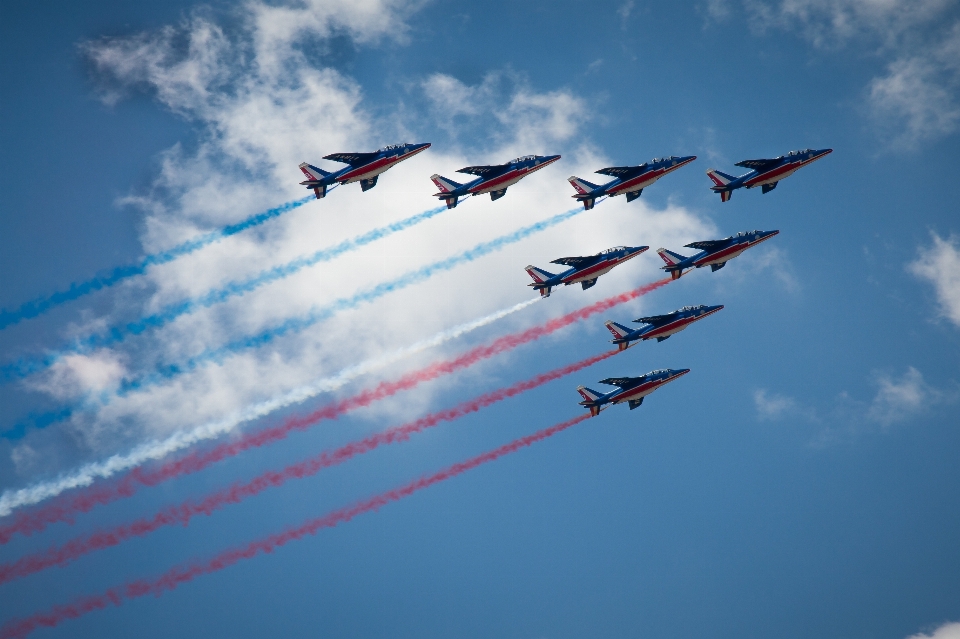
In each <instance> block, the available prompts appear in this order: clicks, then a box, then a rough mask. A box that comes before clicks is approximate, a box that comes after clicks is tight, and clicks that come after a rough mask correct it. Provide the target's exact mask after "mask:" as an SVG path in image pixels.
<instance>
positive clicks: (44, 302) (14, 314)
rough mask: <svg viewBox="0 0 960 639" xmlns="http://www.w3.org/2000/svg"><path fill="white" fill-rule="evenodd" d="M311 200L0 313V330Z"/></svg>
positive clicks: (229, 227)
mask: <svg viewBox="0 0 960 639" xmlns="http://www.w3.org/2000/svg"><path fill="white" fill-rule="evenodd" d="M312 199H314V196H312V195H311V196H309V197H305V198H303V199H301V200H294V201H292V202H287V203H286V204H281V205H280V206H278V207H276V208H273V209H270V210H269V211H264V212H263V213H258V214H257V215H254V216H252V217H248V218H247V219H245V220H243V221H242V222H237V223H236V224H230V225H229V226H225V227H223V228H222V229H219V230H216V231H210V232H209V233H204V234H203V235H201V236H199V237H196V238H194V239H192V240H188V241H186V242H184V243H183V244H180V245H178V246H175V247H173V248H171V249H168V250H166V251H162V252H160V253H154V254H153V255H148V256H146V257H145V258H143V259H142V260H141V261H140V262H139V263H138V264H130V265H127V266H118V267H116V268H115V269H113V270H112V271H110V272H109V273H107V274H106V275H98V276H96V277H93V278H91V279H89V280H86V281H84V282H74V283H73V284H71V285H70V288H68V289H67V290H66V291H59V292H57V293H54V294H52V295H46V296H43V297H38V298H35V299H33V300H30V301H29V302H24V303H23V304H21V305H20V307H19V308H17V309H15V310H12V311H7V310H3V311H0V330H3V329H5V328H7V327H8V326H12V325H14V324H16V323H18V322H20V321H21V320H25V319H30V318H33V317H37V316H38V315H41V314H43V313H45V312H47V311H48V310H50V309H51V308H54V307H56V306H59V305H61V304H63V303H65V302H70V301H73V300H75V299H78V298H80V297H83V296H84V295H88V294H90V293H94V292H96V291H99V290H101V289H104V288H108V287H110V286H113V285H114V284H116V283H117V282H120V281H122V280H125V279H127V278H130V277H134V276H137V275H142V274H143V273H144V272H145V271H146V270H147V268H149V267H151V266H156V265H158V264H165V263H167V262H170V261H172V260H174V259H176V258H178V257H181V256H183V255H186V254H188V253H192V252H194V251H196V250H197V249H200V248H203V247H204V246H207V245H208V244H212V243H213V242H216V241H217V240H220V239H223V238H225V237H230V236H231V235H236V234H237V233H240V232H241V231H245V230H247V229H249V228H252V227H254V226H258V225H260V224H263V223H264V222H266V221H268V220H272V219H273V218H275V217H279V216H281V215H283V214H284V213H287V212H289V211H292V210H293V209H295V208H298V207H300V206H303V205H304V204H306V203H307V202H309V201H310V200H312Z"/></svg>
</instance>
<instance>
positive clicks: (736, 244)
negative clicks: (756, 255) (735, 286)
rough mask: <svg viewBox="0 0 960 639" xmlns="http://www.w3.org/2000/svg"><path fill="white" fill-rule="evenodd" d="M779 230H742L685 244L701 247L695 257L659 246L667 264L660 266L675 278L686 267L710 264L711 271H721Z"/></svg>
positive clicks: (676, 278) (701, 266)
mask: <svg viewBox="0 0 960 639" xmlns="http://www.w3.org/2000/svg"><path fill="white" fill-rule="evenodd" d="M779 232H780V231H742V232H740V233H737V234H736V235H733V236H731V237H728V238H724V239H722V240H704V241H703V242H691V243H689V244H684V246H686V247H687V248H694V249H700V252H699V253H697V254H696V255H694V256H693V257H684V256H683V255H680V254H679V253H674V252H673V251H668V250H667V249H665V248H658V249H657V253H659V254H660V257H661V258H662V259H663V261H664V262H666V264H667V265H666V266H661V267H660V268H662V269H663V270H665V271H666V272H668V273H670V276H671V277H672V278H673V279H675V280H678V279H680V276H681V275H683V271H684V269H688V268H703V267H704V266H709V267H710V270H711V271H719V270H720V269H722V268H723V267H724V266H726V264H727V261H728V260H732V259H733V258H735V257H736V256H738V255H740V254H741V253H743V252H744V251H746V250H747V249H748V248H750V247H751V246H756V245H757V244H759V243H760V242H764V241H766V240H769V239H770V238H771V237H773V236H774V235H776V234H777V233H779Z"/></svg>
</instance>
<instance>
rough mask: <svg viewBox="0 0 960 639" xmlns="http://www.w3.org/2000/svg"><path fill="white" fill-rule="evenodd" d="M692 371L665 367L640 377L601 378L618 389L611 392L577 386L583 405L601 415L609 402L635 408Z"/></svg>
mask: <svg viewBox="0 0 960 639" xmlns="http://www.w3.org/2000/svg"><path fill="white" fill-rule="evenodd" d="M689 372H690V369H689V368H681V369H679V370H675V369H670V368H665V369H661V370H656V371H650V372H649V373H647V374H646V375H641V376H640V377H608V378H607V379H601V380H600V383H601V384H607V385H608V386H616V387H617V389H616V390H612V391H610V392H609V393H600V392H597V391H595V390H592V389H590V388H587V387H586V386H579V387H577V392H578V393H580V396H581V397H583V401H582V402H580V405H581V406H586V407H587V408H589V409H590V414H591V415H599V414H600V411H602V410H603V409H604V407H605V406H606V405H607V404H610V405H613V404H622V403H623V402H626V403H627V405H628V406H629V407H630V410H633V409H634V408H636V407H637V406H639V405H640V404H642V403H643V398H644V397H646V396H647V395H649V394H650V393H652V392H653V391H655V390H657V389H658V388H660V387H661V386H663V385H664V384H669V383H670V382H672V381H674V380H675V379H678V378H680V377H682V376H684V375H686V374H687V373H689Z"/></svg>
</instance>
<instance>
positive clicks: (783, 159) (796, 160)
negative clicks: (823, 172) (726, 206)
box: [707, 149, 833, 202]
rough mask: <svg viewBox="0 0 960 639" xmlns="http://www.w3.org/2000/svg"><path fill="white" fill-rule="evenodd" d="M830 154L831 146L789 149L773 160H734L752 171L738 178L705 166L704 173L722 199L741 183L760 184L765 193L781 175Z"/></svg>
mask: <svg viewBox="0 0 960 639" xmlns="http://www.w3.org/2000/svg"><path fill="white" fill-rule="evenodd" d="M830 153H833V149H803V150H802V151H790V152H789V153H787V154H786V155H781V156H780V157H777V158H773V159H772V160H744V161H743V162H737V163H736V164H735V165H734V166H742V167H746V168H748V169H752V170H751V171H750V172H749V173H744V174H743V175H741V176H739V177H734V176H732V175H727V174H726V173H721V172H720V171H717V170H716V169H707V175H708V176H709V177H710V179H711V180H713V184H714V185H713V186H711V187H710V189H711V190H713V191H714V192H716V193H719V194H720V201H721V202H726V201H727V200H729V199H730V196H731V195H733V191H734V189H739V188H741V187H744V186H745V187H747V188H748V189H752V188H756V187H758V186H759V187H762V189H763V192H764V193H769V192H770V191H772V190H774V189H775V188H777V182H779V181H780V180H782V179H783V178H785V177H789V176H791V175H793V173H794V172H795V171H796V170H797V169H799V168H800V167H803V166H806V165H808V164H810V163H812V162H816V161H817V160H819V159H820V158H822V157H826V156H827V155H829V154H830Z"/></svg>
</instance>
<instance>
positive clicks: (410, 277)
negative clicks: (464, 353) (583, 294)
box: [118, 207, 584, 394]
mask: <svg viewBox="0 0 960 639" xmlns="http://www.w3.org/2000/svg"><path fill="white" fill-rule="evenodd" d="M583 211H584V209H583V207H580V208H577V209H571V210H569V211H566V212H564V213H558V214H557V215H554V216H553V217H549V218H547V219H545V220H541V221H540V222H537V223H536V224H531V225H530V226H525V227H523V228H521V229H518V230H516V231H513V232H512V233H507V234H506V235H501V236H500V237H498V238H495V239H493V240H490V241H488V242H481V243H480V244H477V245H476V246H474V247H473V248H470V249H467V250H465V251H462V252H460V253H457V254H456V255H452V256H450V257H448V258H445V259H442V260H439V261H437V262H433V263H431V264H427V265H425V266H422V267H420V268H418V269H415V270H413V271H408V272H407V273H404V274H403V275H401V276H400V277H398V278H396V279H393V280H390V281H387V282H383V283H381V284H377V285H376V286H374V287H373V288H369V289H366V290H363V291H359V292H357V293H354V294H353V295H351V296H349V297H341V298H340V299H338V300H335V301H334V302H333V303H332V304H330V305H328V306H324V307H320V308H316V309H314V310H312V311H310V312H309V313H307V314H306V315H302V316H300V317H292V318H290V319H288V320H286V321H284V322H281V323H280V324H278V325H276V326H274V327H272V328H268V329H267V330H265V331H263V332H261V333H259V334H257V335H252V336H248V337H243V338H240V339H238V340H234V341H232V342H229V343H227V344H225V345H223V346H220V347H217V348H211V349H207V350H206V351H203V352H202V353H200V354H198V355H195V356H194V357H191V358H190V359H188V360H187V361H186V362H184V363H183V364H166V365H160V366H158V370H157V372H156V373H153V374H151V375H148V376H145V377H141V378H139V379H134V380H129V381H125V382H124V383H123V384H121V388H120V390H119V391H118V392H119V393H120V394H124V393H126V392H129V391H132V390H137V389H140V388H142V387H144V386H149V385H153V384H155V383H158V382H161V381H164V380H167V379H170V378H173V377H176V376H177V375H180V374H182V373H185V372H188V371H191V370H193V369H195V368H197V367H198V366H200V365H201V364H204V363H206V362H210V361H222V360H223V358H224V357H227V356H228V355H231V354H233V353H238V352H240V351H244V350H247V349H251V348H259V347H261V346H265V345H266V344H269V343H271V342H273V341H274V340H275V339H278V338H280V337H283V336H284V335H287V334H289V333H297V332H300V331H302V330H304V329H306V328H309V327H311V326H313V325H314V324H317V323H318V322H321V321H323V320H326V319H329V318H330V317H333V316H334V315H336V314H337V313H339V312H341V311H346V310H351V309H354V308H357V307H358V306H360V305H361V304H364V303H366V302H372V301H374V300H377V299H379V298H381V297H383V296H384V295H387V294H388V293H393V292H395V291H399V290H401V289H404V288H406V287H408V286H411V285H413V284H418V283H420V282H423V281H425V280H428V279H430V278H431V277H433V276H434V275H436V274H438V273H442V272H445V271H449V270H451V269H453V268H454V267H456V266H460V265H461V264H466V263H467V262H472V261H474V260H476V259H478V258H480V257H483V256H485V255H488V254H490V253H493V252H495V251H499V250H500V249H502V248H503V247H505V246H508V245H510V244H514V243H516V242H519V241H520V240H523V239H526V238H528V237H530V236H531V235H535V234H536V233H540V232H541V231H545V230H547V229H549V228H552V227H554V226H556V225H557V224H560V223H561V222H565V221H566V220H569V219H570V218H572V217H574V216H576V215H579V214H580V213H583Z"/></svg>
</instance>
